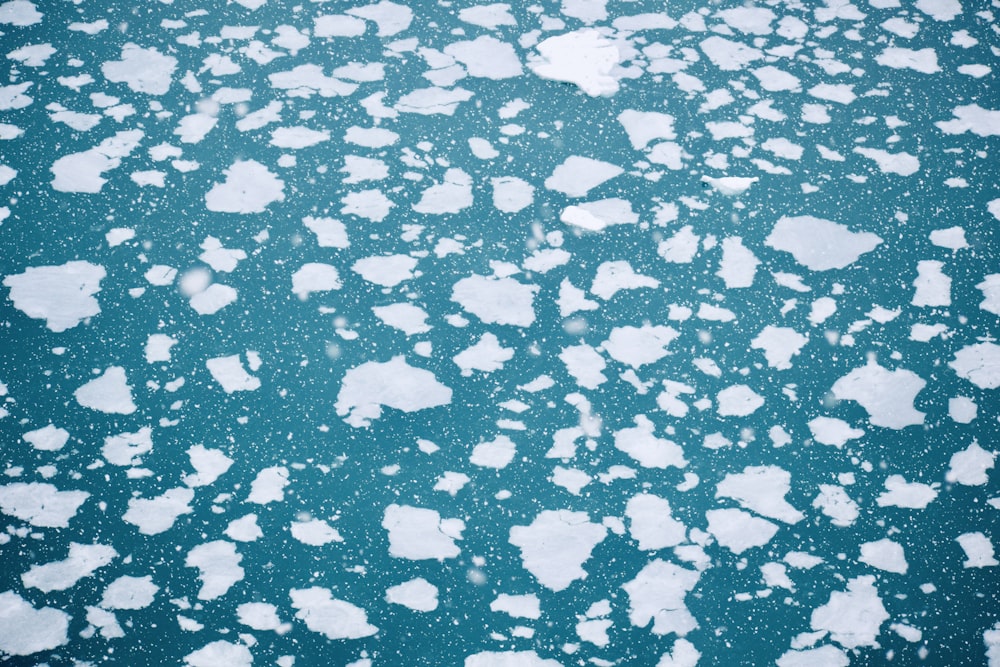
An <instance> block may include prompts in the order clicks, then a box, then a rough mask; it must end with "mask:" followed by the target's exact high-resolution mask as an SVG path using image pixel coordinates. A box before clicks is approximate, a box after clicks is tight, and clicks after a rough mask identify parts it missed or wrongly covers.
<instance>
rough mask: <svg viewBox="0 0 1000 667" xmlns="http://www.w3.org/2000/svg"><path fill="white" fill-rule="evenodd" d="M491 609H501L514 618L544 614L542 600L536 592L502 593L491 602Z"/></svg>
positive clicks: (534, 616) (500, 610)
mask: <svg viewBox="0 0 1000 667" xmlns="http://www.w3.org/2000/svg"><path fill="white" fill-rule="evenodd" d="M490 611H499V612H503V613H505V614H507V615H509V616H510V617H512V618H531V619H538V618H541V616H542V609H541V602H540V601H539V599H538V596H537V595H535V594H534V593H529V594H526V595H509V594H507V593H501V594H500V595H498V596H497V599H496V600H494V601H493V602H491V603H490Z"/></svg>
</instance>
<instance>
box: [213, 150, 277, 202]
mask: <svg viewBox="0 0 1000 667" xmlns="http://www.w3.org/2000/svg"><path fill="white" fill-rule="evenodd" d="M222 174H223V176H225V177H226V180H225V181H223V182H222V183H216V184H215V185H213V186H212V188H211V189H210V190H209V191H208V192H207V193H206V194H205V207H206V208H208V210H209V211H213V212H217V213H243V214H247V213H263V212H264V211H265V210H267V207H268V206H269V205H270V204H273V203H274V202H280V201H284V200H285V193H284V188H285V184H284V182H283V181H282V180H281V179H279V178H278V177H277V176H276V175H275V174H273V173H271V171H270V170H268V168H267V167H265V166H264V165H262V164H261V163H260V162H257V161H256V160H236V161H235V162H233V164H232V165H231V166H230V167H229V168H228V169H225V170H224V171H223V172H222Z"/></svg>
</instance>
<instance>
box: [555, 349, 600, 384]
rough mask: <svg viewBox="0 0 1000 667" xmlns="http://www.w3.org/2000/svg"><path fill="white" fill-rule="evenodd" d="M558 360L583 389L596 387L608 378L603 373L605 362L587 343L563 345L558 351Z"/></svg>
mask: <svg viewBox="0 0 1000 667" xmlns="http://www.w3.org/2000/svg"><path fill="white" fill-rule="evenodd" d="M559 360H560V361H562V362H563V364H565V365H566V371H567V372H568V373H569V374H570V375H572V376H573V379H574V380H576V383H577V384H578V385H580V386H581V387H584V388H585V389H596V388H597V387H598V386H600V385H601V384H603V383H604V382H607V380H608V376H607V375H605V374H604V373H603V371H604V369H605V368H607V365H608V364H607V362H606V361H605V360H604V357H602V356H601V355H600V353H599V352H598V351H597V350H595V349H594V348H592V347H591V346H589V345H587V344H583V343H581V344H580V345H570V346H569V347H564V348H563V350H562V352H560V353H559Z"/></svg>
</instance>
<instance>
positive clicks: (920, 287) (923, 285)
mask: <svg viewBox="0 0 1000 667" xmlns="http://www.w3.org/2000/svg"><path fill="white" fill-rule="evenodd" d="M943 266H944V263H943V262H939V261H937V260H930V259H929V260H923V261H920V262H918V263H917V278H916V280H914V281H913V287H914V288H916V292H915V293H914V295H913V299H912V300H911V301H910V304H911V305H914V306H950V305H951V278H949V277H948V276H946V275H945V274H944V273H943V272H942V271H941V269H942V267H943Z"/></svg>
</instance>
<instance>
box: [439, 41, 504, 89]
mask: <svg viewBox="0 0 1000 667" xmlns="http://www.w3.org/2000/svg"><path fill="white" fill-rule="evenodd" d="M444 52H445V53H446V54H448V55H449V56H451V57H452V58H454V59H455V60H457V61H458V62H460V63H462V64H463V65H464V66H465V69H466V71H467V72H468V73H469V76H475V77H483V78H486V79H494V80H499V79H509V78H511V77H516V76H521V74H522V70H521V61H520V59H519V58H518V57H517V52H516V51H514V47H513V46H511V45H510V44H508V43H507V42H501V41H500V40H499V39H497V38H496V37H491V36H489V35H483V36H481V37H477V38H476V39H474V40H471V41H462V42H453V43H451V44H449V45H448V46H446V47H444Z"/></svg>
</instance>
